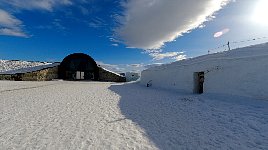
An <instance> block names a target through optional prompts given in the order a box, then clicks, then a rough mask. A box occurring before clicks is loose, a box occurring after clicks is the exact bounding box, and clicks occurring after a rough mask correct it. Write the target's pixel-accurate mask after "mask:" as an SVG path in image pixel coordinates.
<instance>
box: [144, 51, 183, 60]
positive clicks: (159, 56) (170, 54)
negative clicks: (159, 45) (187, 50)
mask: <svg viewBox="0 0 268 150" xmlns="http://www.w3.org/2000/svg"><path fill="white" fill-rule="evenodd" d="M149 55H150V56H151V57H153V60H162V59H165V58H170V59H174V60H183V59H186V55H185V54H184V52H166V53H161V52H154V53H149Z"/></svg>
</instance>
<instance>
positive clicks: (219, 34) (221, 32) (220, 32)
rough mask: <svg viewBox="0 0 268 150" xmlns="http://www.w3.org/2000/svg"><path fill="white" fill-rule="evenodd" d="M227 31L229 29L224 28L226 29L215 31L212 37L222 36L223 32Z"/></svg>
mask: <svg viewBox="0 0 268 150" xmlns="http://www.w3.org/2000/svg"><path fill="white" fill-rule="evenodd" d="M229 31H230V29H228V28H226V29H223V30H221V31H219V32H216V33H215V34H214V38H219V37H221V36H223V35H224V34H226V33H228V32H229Z"/></svg>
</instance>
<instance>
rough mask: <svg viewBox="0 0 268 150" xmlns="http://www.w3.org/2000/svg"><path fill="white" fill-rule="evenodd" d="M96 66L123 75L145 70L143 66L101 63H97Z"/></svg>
mask: <svg viewBox="0 0 268 150" xmlns="http://www.w3.org/2000/svg"><path fill="white" fill-rule="evenodd" d="M97 64H98V65H99V66H100V67H103V68H105V69H108V70H110V71H113V72H116V73H125V72H137V73H139V72H141V71H142V70H144V69H146V68H145V67H144V66H145V65H144V64H142V63H141V64H118V65H113V64H107V63H104V62H101V61H97Z"/></svg>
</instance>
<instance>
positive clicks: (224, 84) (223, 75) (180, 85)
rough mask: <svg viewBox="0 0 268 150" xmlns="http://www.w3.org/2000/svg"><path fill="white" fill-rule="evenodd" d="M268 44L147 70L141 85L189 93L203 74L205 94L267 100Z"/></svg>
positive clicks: (142, 75) (143, 74) (144, 72)
mask: <svg viewBox="0 0 268 150" xmlns="http://www.w3.org/2000/svg"><path fill="white" fill-rule="evenodd" d="M267 68H268V43H265V44H259V45H254V46H249V47H245V48H239V49H236V50H232V51H225V52H221V53H216V54H210V55H204V56H200V57H196V58H192V59H187V60H182V61H178V62H174V63H171V64H165V65H161V66H158V67H153V68H149V69H147V70H145V71H143V72H142V74H141V82H140V83H141V84H143V85H146V84H147V83H148V82H149V81H150V80H152V85H153V86H154V87H161V88H166V89H175V90H180V91H185V92H187V93H192V92H193V91H194V89H195V82H196V81H195V79H194V73H196V72H204V73H205V82H204V92H205V93H221V94H231V95H239V96H247V97H254V98H258V99H266V100H268V88H267V87H268V86H267V85H268V80H267V79H266V78H267V77H268V71H267Z"/></svg>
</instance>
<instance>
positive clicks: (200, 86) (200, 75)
mask: <svg viewBox="0 0 268 150" xmlns="http://www.w3.org/2000/svg"><path fill="white" fill-rule="evenodd" d="M204 81H205V73H204V72H195V73H194V93H197V94H202V93H204Z"/></svg>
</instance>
